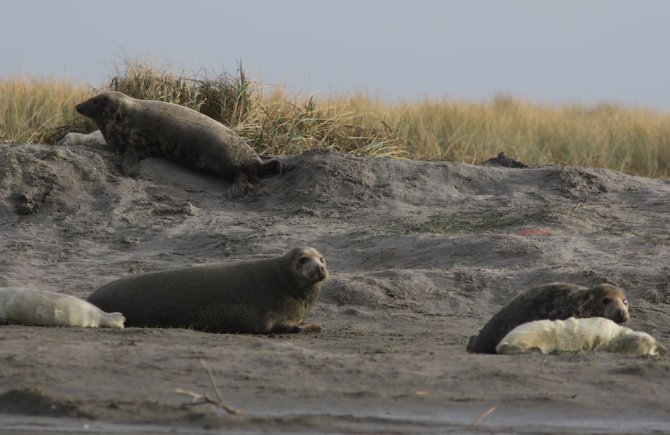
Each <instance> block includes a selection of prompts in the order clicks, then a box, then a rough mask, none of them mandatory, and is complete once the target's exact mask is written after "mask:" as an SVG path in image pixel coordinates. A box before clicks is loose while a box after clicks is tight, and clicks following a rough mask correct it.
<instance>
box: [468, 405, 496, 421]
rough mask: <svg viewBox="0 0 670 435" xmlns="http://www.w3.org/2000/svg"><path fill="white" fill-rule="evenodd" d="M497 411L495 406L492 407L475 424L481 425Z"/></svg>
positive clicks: (476, 419)
mask: <svg viewBox="0 0 670 435" xmlns="http://www.w3.org/2000/svg"><path fill="white" fill-rule="evenodd" d="M495 410H496V407H495V405H494V406H492V407H490V408H489V409H487V410H486V411H485V412H484V413H483V414H482V415H480V416H479V417H477V418H475V421H474V423H473V424H479V423H481V422H482V421H484V419H485V418H486V417H488V416H489V415H491V414H493V411H495Z"/></svg>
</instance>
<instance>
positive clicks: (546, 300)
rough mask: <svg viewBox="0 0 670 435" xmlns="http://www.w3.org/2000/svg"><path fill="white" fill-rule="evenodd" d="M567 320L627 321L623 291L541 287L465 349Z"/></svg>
mask: <svg viewBox="0 0 670 435" xmlns="http://www.w3.org/2000/svg"><path fill="white" fill-rule="evenodd" d="M117 311H118V310H117ZM568 317H606V318H608V319H610V320H613V321H615V322H617V323H623V322H626V321H628V319H629V318H630V316H629V315H628V299H626V295H625V293H624V291H623V290H621V289H620V288H618V287H615V286H613V285H610V284H599V285H597V286H595V287H592V288H587V287H584V286H581V285H575V284H568V283H562V282H554V283H549V284H544V285H541V286H539V287H535V288H532V289H530V290H528V291H526V292H524V293H521V294H520V295H518V296H516V297H515V298H514V299H512V300H511V301H510V302H508V303H507V305H505V306H504V307H503V308H502V309H501V310H500V311H498V313H496V314H495V315H494V316H493V317H492V318H491V320H489V321H488V322H487V323H486V325H484V327H483V328H482V329H481V330H480V331H479V335H476V336H472V337H471V338H470V342H469V343H468V347H467V350H468V352H472V353H496V346H497V345H498V343H499V342H500V340H502V338H503V337H504V336H505V335H506V334H507V333H508V332H510V331H511V330H512V329H514V328H515V327H516V326H518V325H521V324H522V323H526V322H531V321H533V320H543V319H548V320H564V319H567V318H568Z"/></svg>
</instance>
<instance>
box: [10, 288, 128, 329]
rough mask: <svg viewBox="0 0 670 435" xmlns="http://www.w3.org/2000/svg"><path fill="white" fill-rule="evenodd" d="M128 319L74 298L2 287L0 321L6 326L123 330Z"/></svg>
mask: <svg viewBox="0 0 670 435" xmlns="http://www.w3.org/2000/svg"><path fill="white" fill-rule="evenodd" d="M124 320H125V319H124V317H123V315H122V314H121V313H105V312H103V311H102V310H100V309H99V308H98V307H96V306H94V305H91V304H90V303H88V302H86V301H84V300H82V299H79V298H76V297H74V296H69V295H64V294H60V293H53V292H45V291H40V290H34V289H28V288H16V287H2V288H0V321H2V322H4V323H18V324H21V325H35V326H79V327H83V328H118V329H121V328H123V322H124Z"/></svg>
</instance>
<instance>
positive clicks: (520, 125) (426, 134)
mask: <svg viewBox="0 0 670 435" xmlns="http://www.w3.org/2000/svg"><path fill="white" fill-rule="evenodd" d="M110 89H111V90H118V91H121V92H124V93H126V94H128V95H130V96H133V97H136V98H142V99H155V100H161V101H169V102H174V103H178V104H182V105H185V106H187V107H191V108H193V109H195V110H198V111H200V112H202V113H204V114H206V115H208V116H210V117H212V118H214V119H217V120H219V121H221V122H222V123H224V124H225V125H227V126H229V127H231V128H232V129H233V130H235V131H236V132H237V133H238V134H240V135H241V136H242V137H244V138H245V139H246V140H247V142H248V143H249V144H250V145H251V146H252V147H253V148H254V149H256V151H258V152H259V153H261V154H294V153H299V152H302V151H304V150H307V149H312V148H326V149H331V150H337V151H342V152H348V153H352V154H356V155H372V156H386V157H401V158H415V159H426V160H450V161H463V162H468V163H476V162H481V161H483V160H485V159H488V158H490V157H493V156H495V155H496V154H498V153H499V152H500V151H505V152H506V153H507V155H508V156H510V157H514V158H516V159H518V160H521V161H523V162H525V163H528V164H545V163H558V164H575V165H583V166H596V167H605V168H611V169H615V170H618V171H623V172H626V173H630V174H635V175H642V176H648V177H668V176H670V115H668V114H665V113H661V112H656V111H653V110H645V109H640V108H631V107H624V106H617V105H608V104H600V105H595V106H584V105H555V106H554V105H545V104H537V103H532V102H529V101H525V100H521V99H515V98H513V97H510V96H498V97H496V98H494V99H492V100H490V101H483V102H468V101H454V100H448V99H434V100H423V101H420V102H397V103H390V102H387V101H384V100H382V99H379V98H374V97H369V96H366V95H365V94H364V93H358V94H354V95H350V96H342V97H336V98H332V97H331V98H328V99H318V98H315V97H313V96H306V97H302V96H296V95H291V94H290V93H288V92H287V91H286V90H284V89H282V88H280V87H270V86H263V85H262V84H261V83H258V82H256V81H253V80H250V79H249V78H248V77H247V75H246V74H245V72H244V70H243V69H242V67H241V66H239V67H238V69H237V71H236V73H235V74H229V73H226V72H224V73H221V74H216V75H212V74H211V73H205V72H202V73H197V74H184V73H181V74H176V73H174V72H173V71H171V70H170V69H169V68H164V67H155V66H151V65H147V64H142V63H127V64H126V65H124V66H123V67H122V68H121V69H118V70H117V71H116V72H115V74H114V75H113V77H112V79H111V80H110V81H109V82H108V83H107V84H105V86H102V87H100V88H98V89H91V88H89V87H86V86H84V85H83V84H80V83H73V82H66V81H60V80H55V79H38V78H31V77H25V76H18V77H13V78H8V79H4V80H0V142H11V143H37V142H42V143H55V142H57V141H58V139H60V138H61V137H62V136H63V135H64V134H65V133H67V132H69V131H79V132H88V131H92V130H94V129H95V126H94V125H93V124H92V123H91V122H90V121H89V120H87V119H86V118H84V117H81V116H79V115H78V114H76V112H75V111H74V105H75V104H76V103H77V102H79V101H83V100H84V99H86V98H88V97H90V96H92V95H94V94H95V93H97V92H99V91H101V90H110Z"/></svg>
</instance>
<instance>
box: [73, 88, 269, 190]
mask: <svg viewBox="0 0 670 435" xmlns="http://www.w3.org/2000/svg"><path fill="white" fill-rule="evenodd" d="M76 110H77V112H79V113H80V114H82V115H84V116H87V117H89V118H91V119H92V120H93V121H95V123H96V125H97V126H98V128H99V129H100V132H101V133H102V136H104V139H105V141H106V142H107V143H108V144H109V145H111V146H112V147H114V148H115V149H117V150H118V151H119V152H121V153H123V161H122V164H121V167H122V170H123V172H124V173H125V174H126V175H134V174H135V173H136V172H137V164H138V162H139V160H141V159H143V158H146V157H165V158H168V159H171V160H174V161H176V162H178V163H181V164H183V165H185V166H188V167H191V168H193V169H196V170H199V171H203V172H207V173H211V174H214V175H217V176H219V177H222V178H224V179H226V180H228V181H232V182H234V184H233V187H232V189H233V195H234V196H238V195H241V194H243V193H244V192H245V191H246V190H247V189H248V188H249V186H250V182H256V181H257V179H258V177H259V175H276V174H278V173H280V172H281V164H280V162H279V161H278V160H276V159H272V160H269V161H265V162H263V161H262V160H261V158H260V157H259V156H258V154H257V153H256V152H255V151H254V150H253V149H252V148H251V147H250V146H249V145H248V144H247V143H246V142H245V141H244V139H242V138H241V137H240V136H238V135H237V134H235V133H234V132H233V131H232V130H231V129H229V128H228V127H226V126H224V125H223V124H221V123H220V122H217V121H215V120H213V119H211V118H210V117H208V116H206V115H203V114H202V113H200V112H197V111H195V110H193V109H189V108H187V107H184V106H180V105H178V104H172V103H166V102H162V101H152V100H138V99H135V98H131V97H129V96H127V95H125V94H123V93H121V92H113V91H110V92H103V93H101V94H99V95H96V96H95V97H93V98H91V99H89V100H86V101H84V102H82V103H80V104H78V105H77V106H76Z"/></svg>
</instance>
